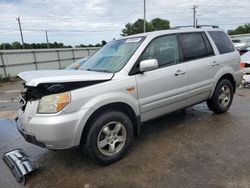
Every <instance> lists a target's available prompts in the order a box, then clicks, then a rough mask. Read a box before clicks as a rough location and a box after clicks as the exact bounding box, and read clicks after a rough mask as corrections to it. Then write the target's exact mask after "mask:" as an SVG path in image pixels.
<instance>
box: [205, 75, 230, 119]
mask: <svg viewBox="0 0 250 188" xmlns="http://www.w3.org/2000/svg"><path fill="white" fill-rule="evenodd" d="M233 96H234V92H233V85H232V83H231V82H230V81H229V80H227V79H223V80H221V81H219V83H218V84H217V86H216V88H215V90H214V94H213V96H212V98H211V99H209V100H207V106H208V108H209V109H210V110H212V111H214V112H215V113H217V114H220V113H224V112H226V111H227V110H228V109H229V108H230V106H231V104H232V102H233Z"/></svg>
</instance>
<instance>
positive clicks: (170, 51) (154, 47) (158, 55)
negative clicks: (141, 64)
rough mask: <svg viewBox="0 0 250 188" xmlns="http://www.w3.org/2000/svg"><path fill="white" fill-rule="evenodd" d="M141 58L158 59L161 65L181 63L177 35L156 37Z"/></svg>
mask: <svg viewBox="0 0 250 188" xmlns="http://www.w3.org/2000/svg"><path fill="white" fill-rule="evenodd" d="M141 58H142V59H141V60H146V59H157V60H158V64H159V67H163V66H169V65H173V64H177V63H179V61H180V60H179V49H178V45H177V38H176V35H167V36H163V37H158V38H156V39H154V40H153V41H151V43H150V44H149V45H148V46H147V48H146V50H145V51H144V52H143V54H142V56H141Z"/></svg>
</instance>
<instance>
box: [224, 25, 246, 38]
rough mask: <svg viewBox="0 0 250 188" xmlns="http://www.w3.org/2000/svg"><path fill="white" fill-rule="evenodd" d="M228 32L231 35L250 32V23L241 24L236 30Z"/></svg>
mask: <svg viewBox="0 0 250 188" xmlns="http://www.w3.org/2000/svg"><path fill="white" fill-rule="evenodd" d="M227 33H228V34H229V35H238V34H246V33H250V23H248V24H245V25H241V26H239V27H237V28H236V29H234V30H229V31H228V32H227Z"/></svg>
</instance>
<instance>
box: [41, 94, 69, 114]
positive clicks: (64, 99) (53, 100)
mask: <svg viewBox="0 0 250 188" xmlns="http://www.w3.org/2000/svg"><path fill="white" fill-rule="evenodd" d="M70 100H71V96H70V92H64V93H58V94H53V95H47V96H44V97H42V98H41V99H40V102H39V106H38V113H41V114H51V113H56V112H59V111H61V110H62V109H63V108H64V107H65V106H67V105H68V104H69V103H70Z"/></svg>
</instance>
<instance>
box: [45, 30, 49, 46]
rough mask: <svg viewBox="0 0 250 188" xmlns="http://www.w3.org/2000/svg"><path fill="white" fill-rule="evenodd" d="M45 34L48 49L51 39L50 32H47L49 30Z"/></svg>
mask: <svg viewBox="0 0 250 188" xmlns="http://www.w3.org/2000/svg"><path fill="white" fill-rule="evenodd" d="M45 34H46V42H47V48H49V38H48V32H47V30H45Z"/></svg>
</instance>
